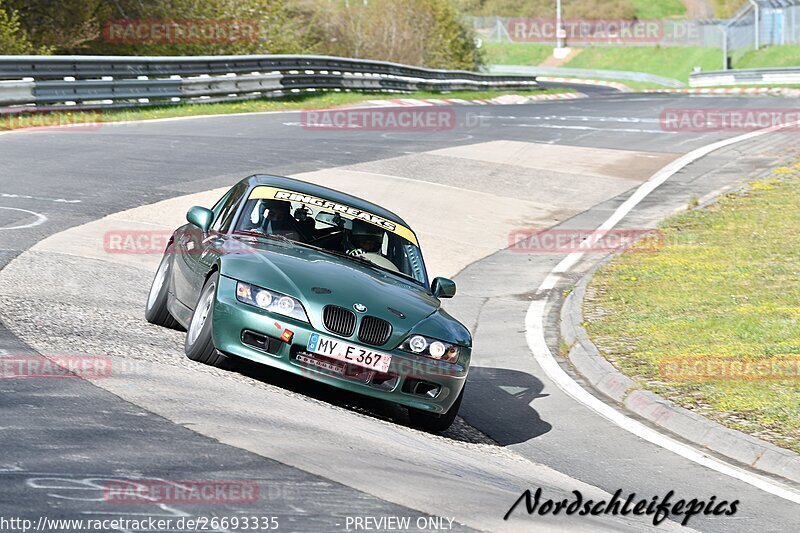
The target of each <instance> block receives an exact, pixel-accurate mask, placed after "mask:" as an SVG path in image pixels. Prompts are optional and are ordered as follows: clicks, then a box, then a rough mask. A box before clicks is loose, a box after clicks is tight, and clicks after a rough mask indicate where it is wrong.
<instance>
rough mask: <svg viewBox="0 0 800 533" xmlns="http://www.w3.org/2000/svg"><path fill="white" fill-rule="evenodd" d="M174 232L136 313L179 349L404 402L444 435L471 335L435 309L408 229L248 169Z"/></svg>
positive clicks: (441, 283)
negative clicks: (177, 333)
mask: <svg viewBox="0 0 800 533" xmlns="http://www.w3.org/2000/svg"><path fill="white" fill-rule="evenodd" d="M186 218H187V220H188V221H189V224H186V225H184V226H181V227H180V228H178V229H177V230H176V231H175V233H174V234H173V235H172V237H171V239H170V241H169V244H168V246H167V250H166V252H165V254H164V257H163V258H162V260H161V264H160V265H159V267H158V271H157V272H156V275H155V279H154V280H153V284H152V287H151V288H150V294H149V296H148V299H147V307H146V311H145V316H146V318H147V320H148V321H149V322H151V323H153V324H158V325H161V326H166V327H173V328H177V327H181V326H182V327H183V328H185V329H186V342H185V350H186V355H187V356H188V357H189V358H190V359H192V360H194V361H199V362H202V363H206V364H210V365H214V366H222V365H224V364H225V363H226V362H227V361H228V360H229V359H231V358H235V357H242V358H245V359H249V360H251V361H255V362H258V363H263V364H265V365H269V366H273V367H277V368H280V369H282V370H286V371H289V372H292V373H295V374H300V375H303V376H305V377H307V378H309V379H312V380H315V381H319V382H322V383H326V384H328V385H333V386H335V387H339V388H342V389H347V390H349V391H352V392H357V393H359V394H363V395H366V396H371V397H374V398H378V399H382V400H388V401H391V402H395V403H397V404H401V405H404V406H406V407H408V412H409V418H410V419H411V422H412V423H413V424H414V425H416V426H418V427H420V428H423V429H426V430H429V431H443V430H445V429H447V428H448V427H449V426H450V424H451V423H452V422H453V420H454V419H455V417H456V414H457V412H458V409H459V406H460V404H461V398H462V397H463V394H464V383H465V381H466V378H467V372H468V370H469V362H470V354H471V346H472V337H471V336H470V333H469V331H468V330H467V328H465V327H464V326H463V325H462V324H461V323H460V322H458V321H457V320H456V319H454V318H453V317H451V316H450V315H449V314H447V312H445V311H444V310H443V309H442V308H441V303H440V299H441V298H452V297H453V296H454V295H455V292H456V287H455V283H453V282H452V281H451V280H449V279H445V278H435V279H433V281H431V282H429V281H428V275H427V273H426V270H425V263H424V261H423V259H422V253H421V252H420V249H419V245H418V243H417V237H416V235H415V234H414V232H413V231H411V229H410V228H409V227H408V225H407V224H406V223H405V222H404V221H403V220H402V219H401V218H400V217H398V216H397V215H395V214H394V213H392V212H390V211H387V210H386V209H383V208H381V207H378V206H377V205H375V204H372V203H370V202H367V201H365V200H361V199H359V198H356V197H354V196H350V195H347V194H344V193H341V192H338V191H335V190H332V189H328V188H325V187H320V186H317V185H312V184H309V183H305V182H302V181H298V180H294V179H289V178H282V177H276V176H251V177H249V178H246V179H244V180H242V181H240V182H239V183H237V184H236V185H234V186H233V187H232V188H231V189H230V190H229V191H228V192H227V193H226V194H225V195H224V196H223V197H222V198H221V199H220V200H219V201H218V202H217V204H216V205H215V206H214V207H213V208H211V209H206V208H204V207H193V208H191V209H190V210H189V212H188V213H187V215H186Z"/></svg>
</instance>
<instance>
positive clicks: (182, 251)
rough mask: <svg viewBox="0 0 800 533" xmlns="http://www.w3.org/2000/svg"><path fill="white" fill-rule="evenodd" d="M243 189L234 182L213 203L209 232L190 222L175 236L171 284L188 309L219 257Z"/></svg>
mask: <svg viewBox="0 0 800 533" xmlns="http://www.w3.org/2000/svg"><path fill="white" fill-rule="evenodd" d="M246 190H247V185H246V184H245V183H240V184H237V185H235V186H234V187H233V188H232V189H231V190H230V191H228V193H227V194H226V196H224V197H223V198H222V200H220V202H218V203H217V205H216V206H214V209H213V211H214V212H215V216H214V221H213V222H212V224H211V228H210V229H209V231H208V232H205V233H203V231H202V230H200V229H199V228H197V227H195V226H192V225H191V224H189V225H187V226H184V227H183V229H182V230H181V231H179V232H178V234H177V235H176V238H175V248H176V255H175V261H174V265H175V268H174V269H173V273H174V274H173V275H174V278H173V287H174V288H175V297H176V298H177V299H178V301H180V302H181V303H182V304H184V305H185V306H187V307H189V308H190V309H194V306H195V304H196V303H197V299H198V298H199V297H200V290H201V289H202V288H203V283H204V282H205V278H206V274H207V273H208V271H209V270H210V269H211V267H212V265H213V264H214V262H215V261H216V259H217V257H219V250H220V248H221V247H222V245H223V244H224V241H225V239H226V238H227V233H228V231H229V230H230V228H231V225H232V223H233V221H234V218H235V216H236V213H237V211H238V208H239V204H240V203H241V200H242V196H243V194H244V192H245V191H246Z"/></svg>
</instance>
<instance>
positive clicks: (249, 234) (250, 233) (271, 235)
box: [233, 229, 303, 244]
mask: <svg viewBox="0 0 800 533" xmlns="http://www.w3.org/2000/svg"><path fill="white" fill-rule="evenodd" d="M233 236H234V237H236V236H245V237H260V238H264V239H274V240H276V241H282V242H290V243H292V244H303V243H302V242H298V241H295V240H292V239H290V238H289V237H287V236H285V235H278V234H277V233H261V232H260V231H251V230H246V229H240V230H236V232H235V233H233Z"/></svg>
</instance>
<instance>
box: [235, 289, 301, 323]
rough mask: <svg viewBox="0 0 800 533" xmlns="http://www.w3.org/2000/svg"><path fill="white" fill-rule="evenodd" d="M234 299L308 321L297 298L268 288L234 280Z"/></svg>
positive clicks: (271, 311)
mask: <svg viewBox="0 0 800 533" xmlns="http://www.w3.org/2000/svg"><path fill="white" fill-rule="evenodd" d="M236 299H237V300H239V301H240V302H242V303H246V304H248V305H253V306H255V307H259V308H261V309H264V310H265V311H269V312H270V313H277V314H279V315H283V316H288V317H290V318H294V319H295V320H300V321H302V322H308V315H306V310H305V309H304V308H303V304H301V303H300V300H298V299H297V298H292V297H291V296H287V295H285V294H281V293H279V292H275V291H271V290H269V289H262V288H261V287H256V286H255V285H250V284H249V283H244V282H242V281H237V282H236Z"/></svg>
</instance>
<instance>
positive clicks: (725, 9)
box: [711, 0, 744, 19]
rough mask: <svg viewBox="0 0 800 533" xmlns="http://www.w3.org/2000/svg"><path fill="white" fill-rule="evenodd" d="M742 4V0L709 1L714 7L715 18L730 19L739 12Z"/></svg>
mask: <svg viewBox="0 0 800 533" xmlns="http://www.w3.org/2000/svg"><path fill="white" fill-rule="evenodd" d="M743 4H744V2H743V1H742V0H711V5H712V6H713V7H714V14H715V15H716V16H717V18H722V19H726V18H730V17H732V16H733V15H735V14H736V12H737V11H739V8H741V7H742V5H743Z"/></svg>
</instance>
